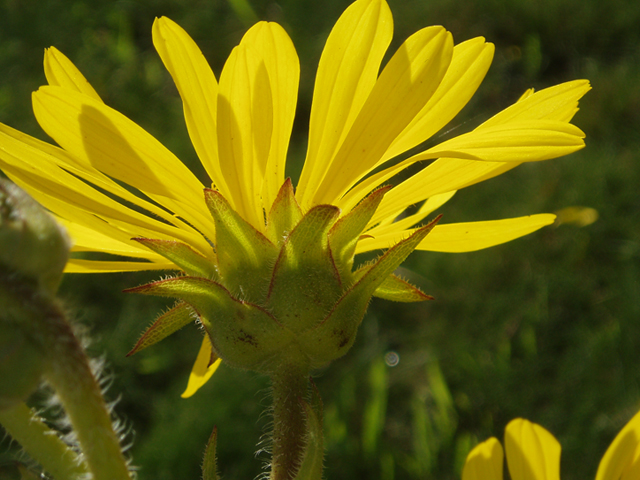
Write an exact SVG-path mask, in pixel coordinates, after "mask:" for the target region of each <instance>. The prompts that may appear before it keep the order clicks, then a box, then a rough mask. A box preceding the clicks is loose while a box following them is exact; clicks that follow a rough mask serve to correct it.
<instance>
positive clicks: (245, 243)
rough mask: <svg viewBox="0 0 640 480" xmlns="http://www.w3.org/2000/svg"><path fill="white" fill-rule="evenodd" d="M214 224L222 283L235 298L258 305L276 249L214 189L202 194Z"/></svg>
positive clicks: (276, 252) (263, 293) (269, 273)
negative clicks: (241, 298) (236, 296)
mask: <svg viewBox="0 0 640 480" xmlns="http://www.w3.org/2000/svg"><path fill="white" fill-rule="evenodd" d="M204 196H205V200H206V203H207V206H208V207H209V211H210V212H211V215H212V216H213V220H214V221H215V224H216V252H217V254H218V270H219V273H220V276H221V281H222V283H223V284H224V285H225V286H226V287H227V288H229V289H230V290H231V291H232V292H233V293H234V294H235V295H242V297H243V298H246V299H248V300H250V301H252V302H257V303H260V302H261V300H263V297H264V295H265V294H266V291H265V290H266V289H265V286H264V283H265V279H268V278H269V277H270V275H271V268H272V267H273V264H274V262H275V259H276V257H277V255H278V248H277V247H276V246H275V245H274V244H273V243H271V242H270V241H269V239H267V237H265V236H264V235H263V234H262V233H260V232H259V231H258V230H256V229H255V228H254V227H253V226H252V225H251V224H249V223H247V222H246V221H245V220H244V219H243V218H242V217H241V216H240V215H238V213H236V212H235V211H234V210H233V209H232V208H231V206H230V205H229V202H227V200H226V199H225V198H224V197H223V196H222V195H220V193H218V192H217V191H215V190H209V189H207V190H205V191H204Z"/></svg>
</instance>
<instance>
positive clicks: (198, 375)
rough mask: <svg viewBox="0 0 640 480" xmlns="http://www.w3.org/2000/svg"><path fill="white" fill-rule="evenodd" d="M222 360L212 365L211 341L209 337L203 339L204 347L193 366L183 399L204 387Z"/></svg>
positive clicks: (201, 347)
mask: <svg viewBox="0 0 640 480" xmlns="http://www.w3.org/2000/svg"><path fill="white" fill-rule="evenodd" d="M220 362H222V360H221V359H219V358H218V359H217V360H216V361H215V362H213V363H211V341H210V340H209V337H208V336H207V335H205V336H204V338H203V339H202V345H201V346H200V351H199V352H198V357H197V358H196V363H195V364H194V365H193V369H192V370H191V375H189V382H188V383H187V388H186V390H185V391H184V392H183V393H182V395H181V397H182V398H189V397H190V396H192V395H193V394H194V393H196V392H197V391H198V390H199V389H200V387H202V386H203V385H204V384H205V383H207V381H208V380H209V379H210V378H211V376H212V375H213V374H214V373H215V371H216V370H217V369H218V367H219V366H220ZM210 363H211V365H209V364H210Z"/></svg>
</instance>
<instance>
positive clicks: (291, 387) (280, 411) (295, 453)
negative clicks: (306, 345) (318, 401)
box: [270, 368, 309, 480]
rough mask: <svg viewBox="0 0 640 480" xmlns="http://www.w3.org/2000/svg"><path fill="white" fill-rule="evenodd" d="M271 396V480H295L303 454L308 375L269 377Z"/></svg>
mask: <svg viewBox="0 0 640 480" xmlns="http://www.w3.org/2000/svg"><path fill="white" fill-rule="evenodd" d="M271 385H272V392H273V444H272V449H273V450H272V458H271V476H270V480H291V479H292V478H294V476H295V474H296V473H297V471H298V469H299V468H300V462H301V461H302V456H303V454H304V447H305V441H306V426H305V413H304V406H303V404H302V403H301V400H304V399H306V397H307V390H308V388H309V373H308V372H307V371H300V370H298V369H295V368H290V369H286V368H283V369H279V370H278V371H277V372H274V373H273V374H272V375H271Z"/></svg>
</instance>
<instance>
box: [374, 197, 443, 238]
mask: <svg viewBox="0 0 640 480" xmlns="http://www.w3.org/2000/svg"><path fill="white" fill-rule="evenodd" d="M455 193H456V190H454V191H452V192H446V193H440V194H438V195H433V196H431V197H429V198H428V199H427V201H426V202H424V204H423V205H422V206H421V207H420V208H419V209H418V211H417V212H416V213H414V214H413V215H409V216H406V217H403V218H402V219H400V220H398V221H397V222H393V220H394V219H395V218H396V217H397V216H398V215H400V214H401V213H402V212H403V211H404V208H405V207H403V208H402V209H401V210H398V211H397V212H396V214H394V215H390V216H389V217H387V219H385V221H383V222H380V223H379V224H378V225H376V226H375V227H373V228H372V229H370V230H368V231H367V232H366V233H367V235H371V236H372V237H377V236H379V235H385V234H387V233H391V232H396V233H398V232H401V231H403V230H406V229H407V228H410V227H412V226H414V225H416V224H417V223H420V222H421V221H422V220H424V219H425V218H426V217H427V216H428V215H429V214H430V213H432V212H433V211H435V210H437V209H438V208H440V207H441V206H442V205H444V204H445V203H447V202H448V201H449V200H451V198H452V197H453V196H454V195H455ZM369 223H372V222H369Z"/></svg>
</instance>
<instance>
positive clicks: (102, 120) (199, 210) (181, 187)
mask: <svg viewBox="0 0 640 480" xmlns="http://www.w3.org/2000/svg"><path fill="white" fill-rule="evenodd" d="M33 110H34V113H35V115H36V118H37V120H38V122H39V123H40V126H41V127H42V128H43V129H44V130H45V131H46V132H47V133H48V134H49V135H50V136H51V137H52V138H54V139H55V140H56V142H58V144H59V145H60V146H61V147H63V148H64V149H65V150H66V151H67V152H69V153H70V154H71V155H72V156H73V157H74V158H75V159H77V160H78V161H80V162H83V163H85V164H86V165H91V166H93V167H94V168H96V169H98V170H100V171H102V172H103V173H105V174H107V175H109V176H111V177H113V178H115V179H118V180H121V181H123V182H125V183H127V184H129V185H131V186H133V187H135V188H137V189H139V190H140V191H141V192H143V193H145V194H146V195H148V196H149V197H150V198H152V199H154V200H156V201H157V202H158V203H160V204H161V205H164V206H165V207H167V208H168V209H170V210H171V211H172V212H174V213H176V214H178V215H179V216H181V217H182V218H188V219H189V221H190V223H192V224H193V225H194V226H196V227H197V228H198V229H199V230H200V231H201V232H203V233H205V234H206V235H213V234H214V232H213V231H212V230H211V223H212V222H211V219H210V218H209V215H208V212H207V210H206V207H205V205H204V199H203V197H202V191H203V189H204V187H203V185H202V184H201V183H200V182H199V181H198V180H197V179H196V178H195V176H194V175H193V174H192V173H191V172H190V171H189V169H188V168H187V167H186V166H185V165H184V164H182V163H181V162H180V160H178V159H177V158H176V157H175V156H174V155H173V154H172V153H171V152H169V150H167V149H166V148H165V147H164V146H162V144H160V142H158V141H157V140H156V139H155V138H153V137H152V136H151V135H149V134H148V133H147V132H145V131H144V130H143V129H142V128H140V127H139V126H138V125H136V124H135V123H133V122H132V121H131V120H129V119H128V118H126V117H125V116H124V115H122V114H120V113H118V112H116V111H115V110H113V109H111V108H109V107H107V106H106V105H104V104H103V103H100V102H97V101H95V100H94V99H92V98H90V97H88V96H86V95H83V94H80V93H77V92H75V91H72V90H68V89H63V88H61V87H51V86H45V87H41V88H40V89H39V90H38V91H37V92H35V93H34V94H33Z"/></svg>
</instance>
